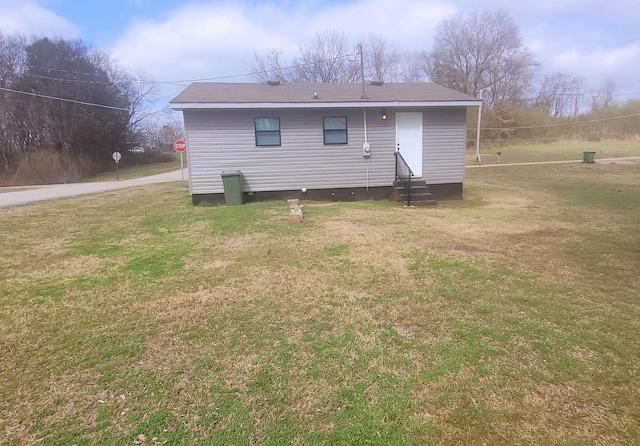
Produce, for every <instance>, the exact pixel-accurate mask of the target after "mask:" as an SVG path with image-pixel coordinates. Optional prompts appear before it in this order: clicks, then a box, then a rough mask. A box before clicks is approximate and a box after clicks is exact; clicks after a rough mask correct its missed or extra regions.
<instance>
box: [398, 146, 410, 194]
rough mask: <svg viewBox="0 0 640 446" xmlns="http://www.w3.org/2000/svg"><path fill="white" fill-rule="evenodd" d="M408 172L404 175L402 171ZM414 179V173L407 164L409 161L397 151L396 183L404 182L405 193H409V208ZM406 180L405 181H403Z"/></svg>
mask: <svg viewBox="0 0 640 446" xmlns="http://www.w3.org/2000/svg"><path fill="white" fill-rule="evenodd" d="M403 170H406V172H407V173H406V174H405V175H402V173H403V172H402V171H403ZM412 177H413V171H412V170H411V167H409V165H408V164H407V161H406V160H405V159H404V157H403V156H402V155H401V154H400V152H399V151H396V181H402V183H403V185H404V189H405V191H407V206H411V178H412ZM403 180H404V181H403Z"/></svg>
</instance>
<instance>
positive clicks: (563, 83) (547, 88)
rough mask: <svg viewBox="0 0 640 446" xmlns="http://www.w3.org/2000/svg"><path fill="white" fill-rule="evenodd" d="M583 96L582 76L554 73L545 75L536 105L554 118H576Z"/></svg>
mask: <svg viewBox="0 0 640 446" xmlns="http://www.w3.org/2000/svg"><path fill="white" fill-rule="evenodd" d="M583 96H584V91H583V80H582V78H579V77H575V76H571V75H569V74H564V73H554V74H550V75H547V76H545V77H544V79H543V81H542V86H541V87H540V92H539V93H538V97H537V98H536V100H535V103H534V105H535V106H536V107H537V108H539V109H541V110H543V111H545V112H546V113H548V114H549V116H551V117H552V118H554V119H557V118H567V117H574V118H575V117H576V116H577V115H578V112H579V111H580V102H581V101H582V98H583Z"/></svg>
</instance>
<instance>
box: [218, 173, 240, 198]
mask: <svg viewBox="0 0 640 446" xmlns="http://www.w3.org/2000/svg"><path fill="white" fill-rule="evenodd" d="M222 185H223V186H224V201H225V203H227V204H229V205H237V204H243V202H244V200H243V196H242V172H240V171H239V170H227V171H225V172H222Z"/></svg>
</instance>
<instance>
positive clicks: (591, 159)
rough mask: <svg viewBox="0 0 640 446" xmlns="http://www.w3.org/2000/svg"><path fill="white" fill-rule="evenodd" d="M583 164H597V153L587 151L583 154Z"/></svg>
mask: <svg viewBox="0 0 640 446" xmlns="http://www.w3.org/2000/svg"><path fill="white" fill-rule="evenodd" d="M582 162H583V163H588V164H593V163H595V162H596V152H589V151H587V150H585V151H584V152H582Z"/></svg>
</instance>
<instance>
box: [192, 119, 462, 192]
mask: <svg viewBox="0 0 640 446" xmlns="http://www.w3.org/2000/svg"><path fill="white" fill-rule="evenodd" d="M413 111H416V110H413ZM420 111H422V112H423V129H424V132H423V135H424V136H423V138H424V141H423V164H424V167H423V173H424V175H423V178H424V179H425V180H427V183H430V182H432V183H433V184H441V183H451V182H458V183H461V182H462V179H463V177H464V147H465V111H464V109H461V110H458V109H454V108H451V109H422V110H420ZM183 113H184V120H185V128H186V131H187V138H188V141H187V143H188V147H189V148H188V151H187V152H188V157H189V175H190V189H191V193H192V194H211V193H222V192H223V191H224V189H223V185H222V179H221V177H220V174H221V172H223V171H225V170H240V171H242V174H243V191H245V192H252V191H253V192H260V191H278V190H296V189H302V188H307V189H329V188H348V187H365V186H367V185H368V186H370V187H376V186H390V185H391V184H392V182H393V180H394V175H395V157H394V152H395V113H393V111H390V110H387V116H388V119H386V120H382V118H381V116H382V110H378V109H370V110H367V129H368V141H369V143H370V144H371V158H370V159H367V158H364V157H363V156H362V143H363V142H364V130H363V112H362V109H324V110H323V109H306V110H292V109H279V110H185V111H184V112H183ZM325 116H346V117H347V129H348V144H346V145H341V144H337V145H324V142H323V132H322V118H323V117H325ZM256 117H277V118H280V132H281V145H280V146H260V147H257V146H256V145H255V129H254V118H256ZM450 152H451V153H450ZM450 162H453V163H456V165H455V166H450V165H449V164H448V163H450ZM367 172H368V174H367ZM432 178H433V181H432Z"/></svg>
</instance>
